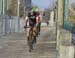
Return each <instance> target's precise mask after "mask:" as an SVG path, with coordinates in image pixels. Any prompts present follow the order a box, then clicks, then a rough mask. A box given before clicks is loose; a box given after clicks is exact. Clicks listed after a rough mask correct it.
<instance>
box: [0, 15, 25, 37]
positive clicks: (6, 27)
mask: <svg viewBox="0 0 75 58" xmlns="http://www.w3.org/2000/svg"><path fill="white" fill-rule="evenodd" d="M23 27H24V19H23V18H19V17H15V16H11V17H10V16H1V17H0V36H1V35H6V34H9V33H13V32H24V28H23Z"/></svg>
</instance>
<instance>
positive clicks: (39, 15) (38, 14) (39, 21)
mask: <svg viewBox="0 0 75 58" xmlns="http://www.w3.org/2000/svg"><path fill="white" fill-rule="evenodd" d="M37 17H38V26H37V28H38V34H40V27H41V22H42V16H41V14H40V13H39V11H38V12H37Z"/></svg>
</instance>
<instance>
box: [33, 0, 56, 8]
mask: <svg viewBox="0 0 75 58" xmlns="http://www.w3.org/2000/svg"><path fill="white" fill-rule="evenodd" d="M32 2H33V3H34V4H36V5H37V6H39V7H40V8H48V7H49V6H50V7H51V6H52V5H53V4H54V2H55V0H32Z"/></svg>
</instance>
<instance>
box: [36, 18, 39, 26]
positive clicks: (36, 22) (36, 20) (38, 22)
mask: <svg viewBox="0 0 75 58" xmlns="http://www.w3.org/2000/svg"><path fill="white" fill-rule="evenodd" d="M38 23H39V22H38V17H36V26H38Z"/></svg>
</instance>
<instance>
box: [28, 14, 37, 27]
mask: <svg viewBox="0 0 75 58" xmlns="http://www.w3.org/2000/svg"><path fill="white" fill-rule="evenodd" d="M28 18H29V25H31V26H32V25H34V24H36V15H29V16H28Z"/></svg>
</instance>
